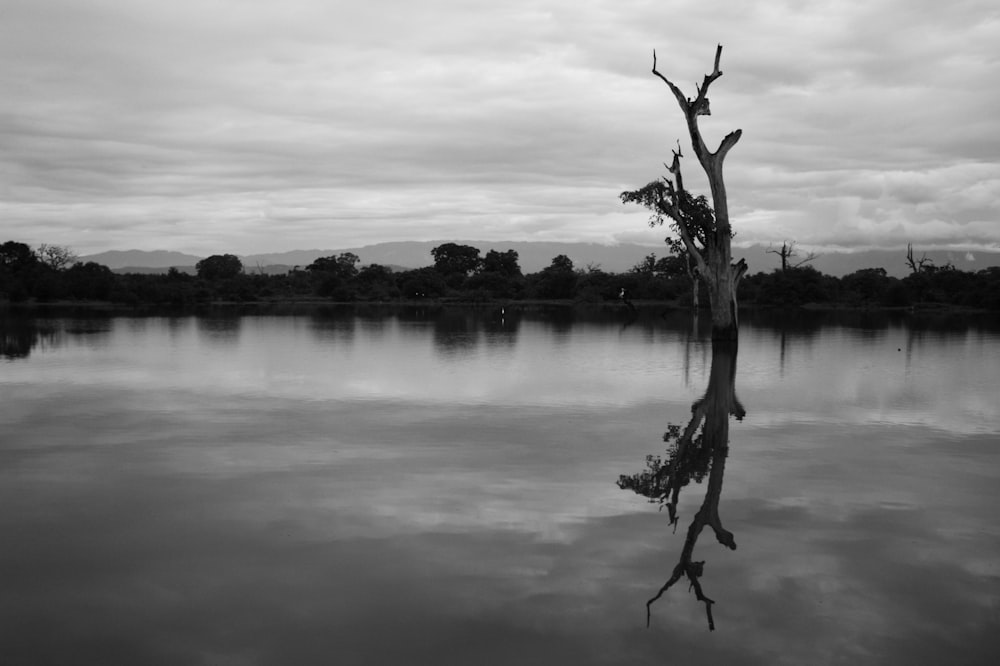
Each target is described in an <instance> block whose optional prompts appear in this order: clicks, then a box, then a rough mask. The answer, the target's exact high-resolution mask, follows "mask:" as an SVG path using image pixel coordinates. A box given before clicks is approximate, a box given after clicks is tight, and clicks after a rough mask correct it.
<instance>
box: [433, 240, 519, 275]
mask: <svg viewBox="0 0 1000 666" xmlns="http://www.w3.org/2000/svg"><path fill="white" fill-rule="evenodd" d="M515 254H516V253H515ZM431 256H432V257H433V258H434V268H435V269H436V270H437V271H439V272H440V273H442V274H444V275H461V276H462V277H467V276H468V275H470V274H471V273H474V272H475V271H477V270H479V267H480V266H481V265H482V263H483V260H482V258H480V256H479V248H477V247H472V246H471V245H459V244H457V243H444V244H442V245H438V246H437V247H435V248H433V249H432V250H431Z"/></svg>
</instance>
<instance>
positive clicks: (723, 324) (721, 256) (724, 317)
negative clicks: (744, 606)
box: [653, 44, 747, 340]
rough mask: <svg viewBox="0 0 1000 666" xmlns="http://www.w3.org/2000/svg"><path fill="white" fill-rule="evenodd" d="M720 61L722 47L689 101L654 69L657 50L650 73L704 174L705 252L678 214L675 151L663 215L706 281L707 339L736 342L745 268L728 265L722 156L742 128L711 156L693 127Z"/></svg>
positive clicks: (729, 235)
mask: <svg viewBox="0 0 1000 666" xmlns="http://www.w3.org/2000/svg"><path fill="white" fill-rule="evenodd" d="M721 57H722V45H721V44H720V45H719V46H718V47H717V48H716V51H715V67H714V68H713V70H712V73H711V74H706V75H705V79H704V81H702V84H701V86H699V87H698V96H697V97H695V98H694V99H693V100H692V99H689V98H687V97H685V96H684V93H682V92H681V91H680V89H679V88H678V87H677V86H676V85H674V84H673V83H672V82H671V81H670V80H669V79H668V78H667V77H665V76H664V75H663V74H661V73H660V72H659V71H658V70H657V69H656V52H655V51H654V52H653V74H655V75H656V76H657V77H659V78H660V79H661V80H662V81H663V82H664V83H666V84H667V86H669V87H670V91H671V92H673V94H674V97H676V98H677V103H678V104H679V105H680V107H681V111H683V112H684V118H685V120H686V121H687V127H688V133H689V134H690V136H691V145H692V147H693V149H694V154H695V156H697V158H698V162H699V163H700V164H701V166H702V168H703V169H704V170H705V174H706V175H707V176H708V184H709V187H710V189H711V191H712V206H713V208H714V210H715V228H714V232H713V233H711V234H707V236H708V237H707V238H706V239H705V241H706V242H705V249H704V253H702V252H701V251H699V249H698V248H697V247H696V246H695V243H694V238H695V235H696V234H695V233H694V230H692V229H688V228H687V227H686V224H685V219H684V216H683V215H682V214H681V210H680V206H681V200H682V198H683V195H684V184H683V181H682V179H681V169H680V157H681V152H680V150H679V149H678V150H677V151H675V152H674V159H673V163H672V165H671V166H670V167H669V170H670V173H671V174H672V175H673V177H674V182H673V183H671V182H669V181H666V183H665V184H666V186H667V187H666V194H667V195H668V200H667V201H665V202H664V203H666V204H668V205H666V206H664V211H663V212H664V213H666V214H667V215H669V216H670V217H671V218H673V219H674V221H676V222H677V226H678V228H679V230H680V236H681V239H682V240H683V241H684V245H685V247H686V248H687V250H688V252H689V253H690V254H691V256H692V257H694V260H695V262H696V263H697V265H698V271H699V273H700V275H701V278H702V279H703V280H705V284H706V285H707V287H708V293H709V304H710V306H711V309H712V338H713V339H716V340H735V339H737V337H738V335H739V318H738V315H737V303H736V289H737V286H738V285H739V282H740V280H741V279H742V278H743V274H744V273H746V270H747V265H746V262H745V261H743V260H742V259H741V260H740V261H739V262H738V263H736V264H733V263H732V246H731V242H730V240H731V238H732V228H731V226H730V224H729V204H728V202H727V200H726V185H725V181H724V180H723V178H722V162H723V160H724V159H725V157H726V153H728V152H729V150H730V149H731V148H732V147H733V146H735V145H736V142H737V141H739V140H740V136H742V134H743V131H742V130H736V131H735V132H730V133H729V134H727V135H726V137H725V138H724V139H722V143H721V144H719V147H718V149H717V150H716V151H715V152H711V151H709V150H708V148H707V147H706V145H705V141H704V140H703V139H702V136H701V130H700V129H699V128H698V116H707V115H711V110H710V109H709V103H708V97H707V95H708V87H709V86H710V85H711V84H712V82H713V81H715V80H716V79H717V78H719V77H720V76H722V72H721V71H720V70H719V59H720V58H721Z"/></svg>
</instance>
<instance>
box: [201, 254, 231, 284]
mask: <svg viewBox="0 0 1000 666" xmlns="http://www.w3.org/2000/svg"><path fill="white" fill-rule="evenodd" d="M195 270H197V271H198V277H200V278H202V279H205V280H226V279H230V278H234V277H236V276H237V275H240V274H241V273H242V272H243V262H242V261H240V258H239V257H237V256H236V255H234V254H213V255H212V256H210V257H207V258H205V259H202V260H201V261H199V262H198V263H197V264H195Z"/></svg>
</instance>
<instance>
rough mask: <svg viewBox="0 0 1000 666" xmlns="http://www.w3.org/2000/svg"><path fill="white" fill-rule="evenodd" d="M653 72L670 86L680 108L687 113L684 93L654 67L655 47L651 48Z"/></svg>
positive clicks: (686, 101)
mask: <svg viewBox="0 0 1000 666" xmlns="http://www.w3.org/2000/svg"><path fill="white" fill-rule="evenodd" d="M653 74H655V75H656V76H658V77H659V78H660V79H661V80H662V81H663V82H664V83H666V84H667V85H668V86H669V87H670V91H671V92H672V93H674V97H676V98H677V103H678V104H680V105H681V110H682V111H683V112H684V114H685V115H687V112H688V100H687V98H686V97H684V93H682V92H681V89H680V88H678V87H677V86H675V85H674V84H673V82H672V81H671V80H670V79H668V78H667V77H665V76H664V75H663V74H660V72H659V71H657V69H656V49H653Z"/></svg>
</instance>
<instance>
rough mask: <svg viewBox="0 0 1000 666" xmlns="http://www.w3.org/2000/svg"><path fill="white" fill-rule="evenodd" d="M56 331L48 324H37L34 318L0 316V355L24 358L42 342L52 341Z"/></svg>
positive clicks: (9, 357) (7, 357)
mask: <svg viewBox="0 0 1000 666" xmlns="http://www.w3.org/2000/svg"><path fill="white" fill-rule="evenodd" d="M55 338H56V331H55V330H54V329H53V328H52V327H50V326H44V325H39V324H38V323H37V322H36V321H35V320H34V319H28V318H23V319H22V318H19V317H12V318H7V317H0V357H2V358H6V359H25V358H28V356H30V355H31V350H33V349H34V348H35V347H37V346H38V345H39V344H42V343H43V342H48V343H52V342H54V340H55Z"/></svg>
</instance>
